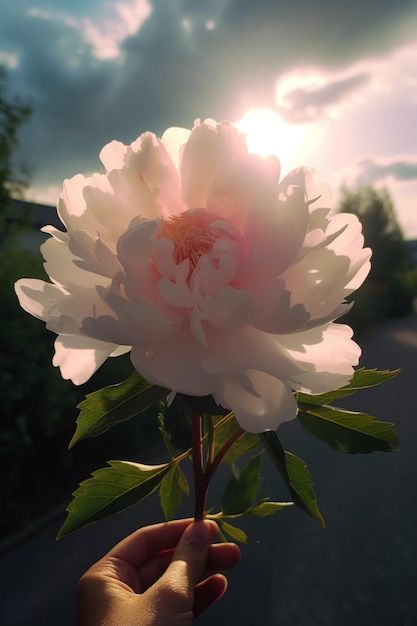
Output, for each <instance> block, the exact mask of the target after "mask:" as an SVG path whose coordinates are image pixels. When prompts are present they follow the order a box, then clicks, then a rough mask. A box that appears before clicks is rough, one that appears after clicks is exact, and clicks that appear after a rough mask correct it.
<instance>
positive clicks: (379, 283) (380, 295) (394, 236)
mask: <svg viewBox="0 0 417 626" xmlns="http://www.w3.org/2000/svg"><path fill="white" fill-rule="evenodd" d="M338 210H339V211H340V212H344V213H353V214H354V215H356V216H357V217H358V218H359V220H360V222H361V224H362V231H363V235H364V240H365V245H366V246H368V247H370V248H371V249H372V259H371V271H370V273H369V276H368V278H367V280H366V282H365V283H364V284H363V285H362V287H360V289H359V290H358V291H356V292H355V293H354V294H353V298H352V299H353V300H354V302H355V305H354V307H353V309H352V310H351V311H350V312H349V313H348V314H347V315H346V316H345V317H344V321H346V322H347V323H349V324H350V325H351V326H353V328H354V329H355V330H358V329H361V328H366V327H368V326H371V325H373V324H375V323H376V322H378V321H380V320H383V319H386V318H391V317H400V316H403V315H408V314H409V313H411V311H412V301H413V298H414V297H415V296H416V282H415V280H413V279H412V278H411V276H412V274H413V273H414V271H413V268H412V263H411V254H410V250H409V247H408V245H407V242H406V241H405V239H404V236H403V233H402V231H401V228H400V226H399V224H398V221H397V217H396V213H395V208H394V204H393V202H392V199H391V197H390V195H389V194H388V192H387V191H386V190H375V189H373V188H372V187H363V188H359V189H358V190H356V191H349V190H348V189H346V188H344V189H343V190H342V198H341V201H340V204H339V208H338Z"/></svg>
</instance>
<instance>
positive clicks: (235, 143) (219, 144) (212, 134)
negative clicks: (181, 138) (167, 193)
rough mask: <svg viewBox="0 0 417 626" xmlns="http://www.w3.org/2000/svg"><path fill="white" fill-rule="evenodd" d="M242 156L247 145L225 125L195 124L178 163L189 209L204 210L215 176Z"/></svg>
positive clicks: (245, 153)
mask: <svg viewBox="0 0 417 626" xmlns="http://www.w3.org/2000/svg"><path fill="white" fill-rule="evenodd" d="M245 155H247V146H246V142H245V140H244V138H243V136H242V135H240V134H239V132H238V131H237V129H236V128H233V127H232V126H231V125H230V124H228V123H226V122H224V123H222V124H216V122H214V121H213V120H206V121H205V122H204V123H203V124H200V123H199V121H197V122H196V125H195V126H194V128H193V130H192V132H191V135H190V137H189V139H188V141H187V143H186V145H185V146H184V152H183V156H182V160H181V170H180V173H181V185H182V196H183V199H184V201H185V203H186V205H187V206H188V208H190V209H192V208H195V207H205V206H206V200H207V196H208V191H209V187H210V184H211V182H212V180H213V178H214V176H215V174H216V173H217V172H218V171H220V170H221V168H222V167H224V166H225V165H228V164H229V163H230V161H233V160H235V159H240V158H242V157H243V156H245Z"/></svg>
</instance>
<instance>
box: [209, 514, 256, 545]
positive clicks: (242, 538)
mask: <svg viewBox="0 0 417 626" xmlns="http://www.w3.org/2000/svg"><path fill="white" fill-rule="evenodd" d="M216 522H217V524H218V526H219V528H220V531H221V532H222V533H224V534H225V535H228V536H229V537H230V539H232V541H238V542H239V543H245V544H247V543H249V539H248V536H247V534H246V533H245V532H244V531H243V530H242V529H241V528H237V527H236V526H232V524H229V523H228V522H225V521H224V519H222V518H221V517H216Z"/></svg>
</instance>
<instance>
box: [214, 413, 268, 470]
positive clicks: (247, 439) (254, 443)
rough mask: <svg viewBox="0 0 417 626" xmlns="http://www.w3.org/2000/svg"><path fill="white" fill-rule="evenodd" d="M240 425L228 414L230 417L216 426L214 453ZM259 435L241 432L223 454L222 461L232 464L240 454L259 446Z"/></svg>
mask: <svg viewBox="0 0 417 626" xmlns="http://www.w3.org/2000/svg"><path fill="white" fill-rule="evenodd" d="M239 429H240V426H239V424H238V422H237V420H236V418H235V417H234V415H231V416H230V419H228V420H227V421H225V422H224V423H223V425H222V426H221V428H217V429H216V431H215V436H214V455H217V454H218V453H219V452H220V451H221V450H222V448H223V446H224V445H225V444H226V442H227V441H228V440H229V439H230V437H232V436H233V435H234V434H235V433H236V432H237V431H238V430H239ZM259 444H260V442H259V436H258V435H254V434H253V433H246V432H245V433H243V434H242V436H241V437H239V439H238V440H237V441H236V442H235V443H234V444H233V446H232V447H231V448H230V450H229V452H228V453H227V454H226V455H225V457H224V459H223V461H224V462H225V463H226V464H227V465H229V467H230V466H232V465H233V464H234V463H235V462H236V461H237V460H238V459H239V458H240V457H241V456H243V455H244V454H247V453H248V452H251V451H252V450H254V449H255V448H258V447H259Z"/></svg>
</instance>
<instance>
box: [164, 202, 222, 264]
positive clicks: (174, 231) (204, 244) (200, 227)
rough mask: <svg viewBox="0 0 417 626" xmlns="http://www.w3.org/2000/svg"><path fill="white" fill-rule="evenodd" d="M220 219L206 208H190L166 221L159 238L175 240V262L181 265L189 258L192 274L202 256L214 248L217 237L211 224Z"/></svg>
mask: <svg viewBox="0 0 417 626" xmlns="http://www.w3.org/2000/svg"><path fill="white" fill-rule="evenodd" d="M218 219H219V217H218V216H217V215H215V214H214V213H210V212H209V211H206V210H205V209H190V210H189V211H185V212H184V213H181V214H180V215H174V216H172V217H170V218H169V219H168V220H167V221H166V222H164V224H163V226H162V228H161V229H160V231H159V232H158V234H157V238H158V239H164V238H166V239H170V240H171V241H172V242H173V244H174V252H173V259H174V262H175V263H176V264H177V265H179V264H180V263H182V262H183V261H185V259H188V260H189V262H190V274H191V273H192V272H193V270H194V269H195V267H196V265H197V263H198V261H199V259H200V257H202V256H203V254H207V253H208V252H210V251H211V249H212V248H213V245H214V242H215V241H216V237H215V235H214V233H213V231H212V230H211V229H210V226H211V224H212V223H213V222H215V221H217V220H218Z"/></svg>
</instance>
